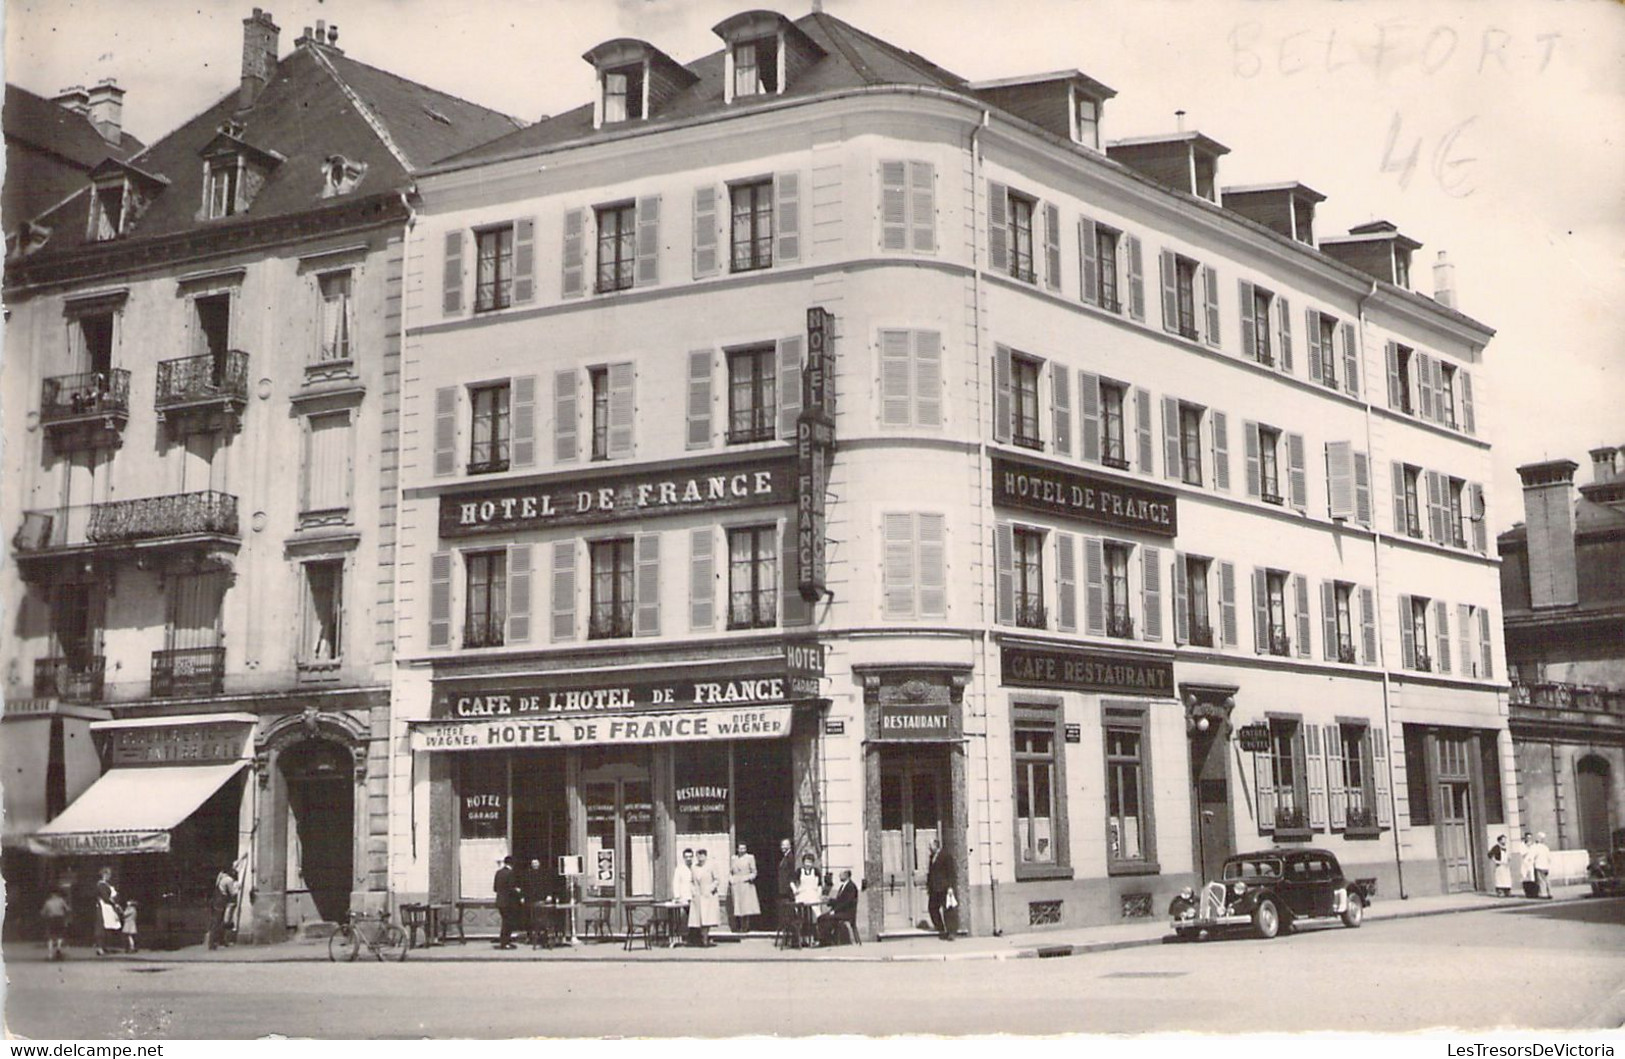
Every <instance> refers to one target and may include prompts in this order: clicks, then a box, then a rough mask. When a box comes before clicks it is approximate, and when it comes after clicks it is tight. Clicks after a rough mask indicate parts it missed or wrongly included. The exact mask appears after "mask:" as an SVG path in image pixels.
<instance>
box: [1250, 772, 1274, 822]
mask: <svg viewBox="0 0 1625 1059" xmlns="http://www.w3.org/2000/svg"><path fill="white" fill-rule="evenodd" d="M1253 783H1254V785H1255V786H1256V787H1257V788H1258V829H1259V830H1260V831H1273V830H1275V762H1274V760H1273V759H1272V758H1271V756H1270V755H1269V754H1268V753H1260V754H1254V755H1253Z"/></svg>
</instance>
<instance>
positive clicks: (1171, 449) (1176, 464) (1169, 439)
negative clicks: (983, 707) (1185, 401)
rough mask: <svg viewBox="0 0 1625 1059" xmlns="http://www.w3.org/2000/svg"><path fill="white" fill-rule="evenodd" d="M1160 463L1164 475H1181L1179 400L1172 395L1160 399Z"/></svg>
mask: <svg viewBox="0 0 1625 1059" xmlns="http://www.w3.org/2000/svg"><path fill="white" fill-rule="evenodd" d="M1162 463H1163V474H1164V476H1165V477H1168V478H1180V477H1182V476H1183V474H1182V472H1183V470H1184V468H1182V467H1181V466H1180V461H1179V402H1178V401H1177V400H1175V399H1174V398H1172V397H1164V398H1163V399H1162Z"/></svg>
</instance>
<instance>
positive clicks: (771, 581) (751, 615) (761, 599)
mask: <svg viewBox="0 0 1625 1059" xmlns="http://www.w3.org/2000/svg"><path fill="white" fill-rule="evenodd" d="M778 538H779V530H778V527H777V526H745V527H733V528H730V529H729V530H728V628H730V629H770V628H772V627H774V626H775V625H777V624H778V623H779V581H778V578H779V565H780V564H779V555H778ZM787 587H791V586H787Z"/></svg>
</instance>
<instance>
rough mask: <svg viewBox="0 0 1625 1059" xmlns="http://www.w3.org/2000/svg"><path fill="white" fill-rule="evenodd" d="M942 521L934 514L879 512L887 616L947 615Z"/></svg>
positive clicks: (943, 522) (919, 616)
mask: <svg viewBox="0 0 1625 1059" xmlns="http://www.w3.org/2000/svg"><path fill="white" fill-rule="evenodd" d="M946 522H947V520H946V519H944V518H943V516H941V515H937V514H919V515H910V514H888V515H884V516H882V518H881V537H882V540H883V548H884V551H883V555H884V560H883V562H882V570H881V578H882V597H883V613H884V614H885V616H886V617H887V618H891V619H898V618H901V619H914V618H946V617H947V616H948V587H947V558H946V555H945V547H944V546H945V543H946V535H947V530H946Z"/></svg>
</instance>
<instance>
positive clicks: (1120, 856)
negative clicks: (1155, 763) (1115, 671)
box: [1103, 709, 1156, 872]
mask: <svg viewBox="0 0 1625 1059" xmlns="http://www.w3.org/2000/svg"><path fill="white" fill-rule="evenodd" d="M1145 719H1146V718H1145V713H1144V712H1143V711H1135V712H1130V711H1127V710H1116V709H1108V710H1107V711H1106V715H1105V725H1104V728H1105V731H1104V732H1103V735H1104V737H1105V745H1106V870H1107V871H1108V872H1112V871H1122V870H1129V871H1132V870H1134V869H1136V868H1140V869H1142V870H1143V869H1144V868H1145V867H1146V866H1149V865H1154V863H1155V861H1156V847H1155V843H1154V842H1153V841H1152V836H1151V798H1150V795H1151V785H1150V783H1149V779H1150V777H1149V772H1150V758H1149V756H1148V755H1147V754H1146V742H1147V732H1146V726H1145Z"/></svg>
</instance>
